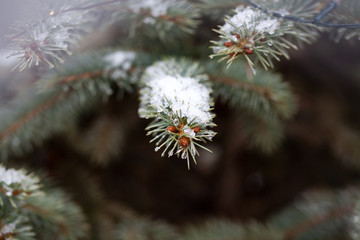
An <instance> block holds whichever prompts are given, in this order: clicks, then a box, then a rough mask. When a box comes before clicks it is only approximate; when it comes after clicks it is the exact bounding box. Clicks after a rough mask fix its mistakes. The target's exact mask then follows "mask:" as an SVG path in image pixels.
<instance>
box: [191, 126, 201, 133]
mask: <svg viewBox="0 0 360 240" xmlns="http://www.w3.org/2000/svg"><path fill="white" fill-rule="evenodd" d="M192 130H193V131H194V132H195V133H198V132H199V131H200V127H198V126H196V127H193V128H192Z"/></svg>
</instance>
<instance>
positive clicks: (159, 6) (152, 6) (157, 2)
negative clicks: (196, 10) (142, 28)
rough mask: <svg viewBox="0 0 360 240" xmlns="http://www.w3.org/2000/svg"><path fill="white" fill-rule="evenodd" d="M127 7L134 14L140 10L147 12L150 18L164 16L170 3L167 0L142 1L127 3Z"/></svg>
mask: <svg viewBox="0 0 360 240" xmlns="http://www.w3.org/2000/svg"><path fill="white" fill-rule="evenodd" d="M129 3H130V5H129V7H130V8H131V9H132V10H133V11H134V12H135V13H139V12H140V11H141V10H149V11H150V13H151V16H154V17H158V16H161V15H166V13H167V10H168V8H169V6H170V3H171V1H169V0H142V1H129Z"/></svg>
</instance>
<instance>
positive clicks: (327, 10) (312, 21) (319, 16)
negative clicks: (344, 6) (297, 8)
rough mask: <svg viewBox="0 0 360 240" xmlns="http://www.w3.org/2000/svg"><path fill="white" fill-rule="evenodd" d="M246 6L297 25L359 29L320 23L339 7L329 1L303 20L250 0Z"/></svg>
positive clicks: (335, 2)
mask: <svg viewBox="0 0 360 240" xmlns="http://www.w3.org/2000/svg"><path fill="white" fill-rule="evenodd" d="M245 2H247V3H248V4H250V5H251V6H253V7H255V8H257V9H260V10H261V11H263V12H264V13H266V14H272V15H273V16H275V17H278V18H284V19H286V20H290V21H294V22H298V23H307V24H314V25H316V26H319V27H335V28H348V29H350V28H360V23H329V22H322V21H321V20H322V19H323V18H324V17H325V16H326V15H328V14H329V13H330V12H332V11H333V10H334V9H336V8H337V7H338V5H339V1H331V2H329V3H328V4H327V5H326V6H325V7H324V8H322V9H321V10H320V12H319V13H318V14H317V15H316V16H314V18H312V19H303V18H299V17H296V16H291V15H284V14H279V13H277V12H270V11H269V10H268V9H266V8H263V7H262V6H261V5H259V4H256V3H254V2H253V1H251V0H245Z"/></svg>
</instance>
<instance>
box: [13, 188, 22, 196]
mask: <svg viewBox="0 0 360 240" xmlns="http://www.w3.org/2000/svg"><path fill="white" fill-rule="evenodd" d="M21 193H22V191H21V190H17V189H15V190H14V191H12V195H14V196H16V195H19V194H21Z"/></svg>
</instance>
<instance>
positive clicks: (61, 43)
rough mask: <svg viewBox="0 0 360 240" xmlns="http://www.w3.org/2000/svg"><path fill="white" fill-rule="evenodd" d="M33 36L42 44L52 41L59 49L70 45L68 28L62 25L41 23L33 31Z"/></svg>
mask: <svg viewBox="0 0 360 240" xmlns="http://www.w3.org/2000/svg"><path fill="white" fill-rule="evenodd" d="M31 34H32V36H31V38H32V39H33V40H34V41H36V42H37V43H38V44H39V45H40V46H41V45H47V44H49V41H51V42H50V43H51V44H52V45H53V46H54V47H57V48H59V49H66V48H67V47H68V40H69V37H70V35H69V32H68V29H66V28H64V27H62V26H61V25H52V23H51V22H48V24H40V25H38V26H36V27H35V28H34V29H33V31H32V33H31Z"/></svg>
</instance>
